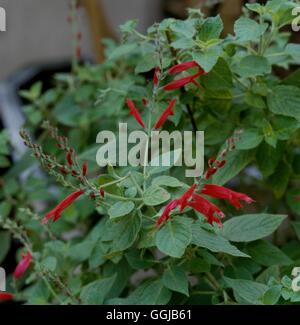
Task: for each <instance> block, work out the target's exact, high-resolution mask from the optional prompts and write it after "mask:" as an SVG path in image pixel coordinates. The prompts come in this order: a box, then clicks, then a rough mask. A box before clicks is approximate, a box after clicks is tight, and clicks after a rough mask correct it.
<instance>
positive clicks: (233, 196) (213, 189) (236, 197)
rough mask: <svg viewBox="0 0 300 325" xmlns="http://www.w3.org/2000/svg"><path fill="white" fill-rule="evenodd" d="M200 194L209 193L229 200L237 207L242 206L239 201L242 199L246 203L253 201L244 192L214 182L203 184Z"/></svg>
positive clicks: (217, 197)
mask: <svg viewBox="0 0 300 325" xmlns="http://www.w3.org/2000/svg"><path fill="white" fill-rule="evenodd" d="M201 193H202V194H205V195H209V196H211V197H213V198H216V199H223V200H227V201H229V203H230V204H232V205H233V206H234V207H236V208H237V209H240V208H242V204H241V202H240V201H244V202H246V203H248V204H250V203H253V202H255V201H254V200H253V199H252V198H251V197H249V196H248V195H246V194H244V193H239V192H234V191H232V190H230V189H228V188H226V187H223V186H218V185H214V184H206V185H204V187H203V189H202V191H201Z"/></svg>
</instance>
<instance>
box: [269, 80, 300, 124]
mask: <svg viewBox="0 0 300 325" xmlns="http://www.w3.org/2000/svg"><path fill="white" fill-rule="evenodd" d="M268 106H269V109H270V111H271V112H273V113H275V114H279V115H284V116H290V117H293V118H295V119H297V120H298V121H300V89H299V88H297V87H294V86H276V87H274V88H273V89H272V91H271V93H270V94H269V95H268Z"/></svg>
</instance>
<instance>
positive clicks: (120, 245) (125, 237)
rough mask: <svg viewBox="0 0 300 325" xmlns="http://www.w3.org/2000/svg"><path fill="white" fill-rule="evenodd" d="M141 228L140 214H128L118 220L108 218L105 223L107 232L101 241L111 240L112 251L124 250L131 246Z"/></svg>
mask: <svg viewBox="0 0 300 325" xmlns="http://www.w3.org/2000/svg"><path fill="white" fill-rule="evenodd" d="M140 228H141V218H140V216H138V215H137V214H136V215H130V216H126V217H124V218H121V219H119V220H118V221H115V220H111V219H110V220H109V221H108V222H107V224H106V229H107V232H106V233H105V234H104V235H103V237H102V240H103V241H112V246H113V247H112V252H119V251H124V250H126V249H127V248H129V247H131V246H132V244H133V243H134V241H135V240H136V238H137V235H138V233H139V230H140Z"/></svg>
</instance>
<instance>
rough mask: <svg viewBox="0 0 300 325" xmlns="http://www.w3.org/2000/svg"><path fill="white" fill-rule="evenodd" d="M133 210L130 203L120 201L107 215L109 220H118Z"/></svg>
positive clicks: (132, 205) (132, 204)
mask: <svg viewBox="0 0 300 325" xmlns="http://www.w3.org/2000/svg"><path fill="white" fill-rule="evenodd" d="M133 209H134V203H133V202H131V201H120V202H117V203H115V204H114V205H113V206H112V207H111V208H110V209H109V210H108V214H109V216H110V218H111V219H115V218H120V217H124V216H126V215H128V214H129V213H130V212H131V211H132V210H133Z"/></svg>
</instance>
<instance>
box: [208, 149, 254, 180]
mask: <svg viewBox="0 0 300 325" xmlns="http://www.w3.org/2000/svg"><path fill="white" fill-rule="evenodd" d="M253 156H254V152H253V151H248V150H247V151H246V150H234V151H231V152H230V153H229V154H228V155H227V157H226V165H225V166H224V167H223V168H221V169H219V170H218V172H217V173H216V174H215V175H214V176H213V183H215V184H219V185H224V184H225V183H227V182H228V181H229V180H231V179H232V178H233V177H234V176H236V175H237V174H238V173H239V172H240V171H242V170H243V169H244V168H245V167H246V166H247V165H248V164H249V163H250V162H251V161H252V160H253Z"/></svg>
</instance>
